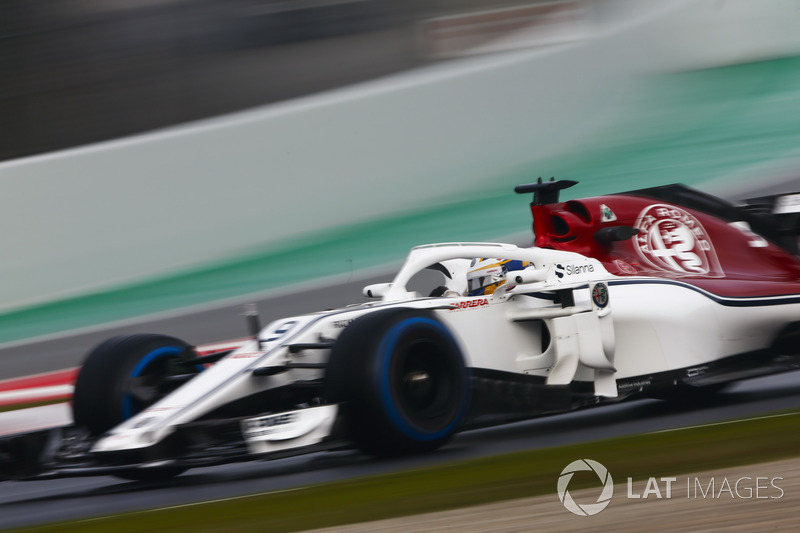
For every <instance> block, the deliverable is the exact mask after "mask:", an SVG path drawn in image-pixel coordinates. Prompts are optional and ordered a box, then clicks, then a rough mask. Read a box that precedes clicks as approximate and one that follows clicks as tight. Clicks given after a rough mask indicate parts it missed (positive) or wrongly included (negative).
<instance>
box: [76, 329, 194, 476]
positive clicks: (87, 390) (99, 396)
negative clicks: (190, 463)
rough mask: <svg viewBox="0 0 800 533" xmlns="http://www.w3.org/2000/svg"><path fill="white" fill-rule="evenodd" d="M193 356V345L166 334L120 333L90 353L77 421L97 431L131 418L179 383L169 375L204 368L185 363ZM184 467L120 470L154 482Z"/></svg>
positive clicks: (81, 378)
mask: <svg viewBox="0 0 800 533" xmlns="http://www.w3.org/2000/svg"><path fill="white" fill-rule="evenodd" d="M192 357H194V352H193V350H192V347H191V346H190V345H189V344H187V343H186V342H184V341H182V340H180V339H176V338H174V337H169V336H167V335H158V334H149V333H145V334H138V335H120V336H117V337H112V338H110V339H108V340H106V341H104V342H102V343H101V344H99V345H98V346H97V347H96V348H94V349H93V350H92V351H91V352H90V353H89V355H88V356H87V357H86V360H85V361H84V362H83V365H82V366H81V369H80V372H79V373H78V379H77V380H76V381H75V391H74V393H73V397H72V415H73V420H74V421H75V425H77V426H80V427H83V428H85V429H87V430H89V432H90V433H91V434H92V435H95V436H97V435H101V434H103V433H105V432H106V431H108V430H109V429H111V428H113V427H114V426H116V425H118V424H120V423H122V422H124V421H125V420H127V419H128V418H131V417H132V416H134V415H135V414H137V413H138V412H140V411H142V410H143V409H145V408H147V407H148V406H150V405H152V404H154V403H155V402H157V401H158V400H160V399H161V398H163V397H164V396H166V395H167V394H169V393H170V392H171V391H172V390H174V389H175V388H177V386H178V385H177V384H175V383H173V382H171V381H170V380H169V379H168V378H169V377H171V376H176V375H186V374H195V373H199V372H200V370H201V369H200V368H198V367H195V366H192V365H186V364H184V361H186V360H188V359H191V358H192ZM185 470H186V469H185V468H182V467H170V466H167V467H160V468H147V469H138V468H131V469H130V470H122V471H118V472H117V473H115V475H116V476H117V477H121V478H123V479H132V480H144V481H155V480H161V479H168V478H171V477H174V476H177V475H178V474H180V473H182V472H184V471H185Z"/></svg>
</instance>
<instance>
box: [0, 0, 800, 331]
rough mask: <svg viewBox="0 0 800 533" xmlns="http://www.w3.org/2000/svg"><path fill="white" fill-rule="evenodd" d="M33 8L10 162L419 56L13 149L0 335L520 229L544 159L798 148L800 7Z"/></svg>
mask: <svg viewBox="0 0 800 533" xmlns="http://www.w3.org/2000/svg"><path fill="white" fill-rule="evenodd" d="M32 5H33V4H31V3H29V2H23V1H21V0H12V1H9V2H4V3H3V7H2V9H3V13H2V16H0V20H2V21H3V23H2V24H3V26H2V27H0V46H2V47H3V51H5V52H8V53H7V54H6V56H7V57H9V58H11V59H12V60H11V61H6V62H4V63H3V66H2V68H3V69H4V72H3V74H4V76H3V79H4V80H11V81H10V83H9V84H8V85H6V86H4V87H3V89H2V92H1V93H0V100H1V101H2V104H3V105H2V109H1V110H0V123H1V124H2V125H3V127H2V128H0V136H2V138H0V152H2V153H3V154H4V155H3V156H2V157H16V156H19V155H24V154H31V153H39V152H42V151H46V150H51V149H54V148H60V147H65V146H70V145H75V144H82V143H86V142H89V141H94V140H101V139H109V138H112V137H116V136H119V135H125V134H128V133H132V132H139V131H144V130H150V129H152V128H156V127H161V126H166V125H172V124H176V123H178V122H183V121H186V120H192V119H196V118H200V117H208V116H211V115H214V114H217V113H220V112H224V111H230V110H234V109H242V108H245V107H249V106H253V105H258V104H264V103H267V102H276V101H277V100H281V99H283V98H288V97H295V96H299V95H304V94H306V95H307V94H310V93H312V92H317V91H320V90H323V89H330V88H333V87H343V86H344V85H347V84H350V83H352V82H354V81H360V80H367V79H369V78H374V77H376V76H381V75H384V74H387V73H389V72H399V71H401V70H407V69H409V68H412V67H420V66H425V68H421V69H416V70H414V71H413V72H407V73H403V74H396V75H394V76H391V77H388V78H383V79H381V80H376V81H372V82H369V83H366V84H362V85H359V86H355V87H347V88H342V89H339V90H337V91H328V92H325V93H321V94H319V95H316V96H309V97H306V98H303V99H298V100H295V101H293V102H291V103H288V104H287V103H280V102H279V103H274V104H272V105H268V106H264V107H262V108H259V109H255V110H252V111H248V112H246V113H242V114H238V115H234V116H229V117H226V118H223V119H216V120H212V121H207V122H204V123H202V124H200V125H196V126H193V127H188V128H185V129H183V128H174V129H171V130H168V131H167V132H163V133H160V134H153V135H145V136H140V137H135V138H130V139H127V140H125V141H121V142H118V143H108V144H101V145H95V146H93V147H91V148H86V149H80V150H76V151H70V152H64V153H57V154H48V155H47V156H44V157H40V158H33V159H18V160H13V161H9V162H7V163H5V164H2V165H0V181H1V182H2V183H3V194H2V196H0V226H2V227H4V228H14V231H7V232H3V233H1V234H0V250H2V251H3V262H2V263H1V264H0V276H2V277H3V279H10V280H14V282H13V283H6V284H3V286H2V287H0V310H4V311H5V314H4V315H2V316H0V323H2V326H3V327H2V328H0V329H1V330H2V331H3V335H6V338H5V339H3V340H9V339H11V338H20V337H24V336H29V335H37V334H41V333H45V332H48V331H57V330H62V329H65V328H70V327H80V326H83V325H87V324H89V323H95V322H97V321H103V320H113V319H119V318H125V317H127V316H132V315H135V314H143V313H148V312H153V311H158V310H164V309H170V308H175V307H179V306H185V305H189V304H193V303H198V302H202V301H210V300H215V299H220V298H231V297H238V296H241V295H244V294H247V293H249V292H252V291H259V290H266V289H271V288H276V287H285V286H286V285H288V284H292V283H300V282H307V281H308V280H310V279H314V278H317V277H320V276H324V275H335V274H344V275H347V274H349V273H350V272H353V271H357V270H361V269H364V268H369V267H374V266H377V265H382V264H386V263H391V262H392V261H396V260H398V259H399V258H400V257H401V256H402V255H403V253H404V252H405V250H406V249H407V248H408V247H410V246H412V245H414V244H418V243H420V242H429V241H432V240H442V241H451V240H485V239H491V238H494V237H496V236H502V235H507V234H510V233H513V234H517V233H519V232H522V231H526V229H527V227H528V224H529V221H528V219H527V213H526V212H525V210H524V209H521V208H520V207H521V206H520V204H519V202H518V199H516V198H513V197H512V196H510V195H508V194H507V190H508V188H509V186H510V185H513V184H516V183H518V182H521V181H529V180H530V178H531V177H536V176H537V175H545V176H550V175H557V176H560V177H572V178H579V179H581V180H582V181H583V182H584V184H583V186H582V191H583V192H584V193H585V194H594V193H601V192H603V193H604V192H612V191H619V190H623V189H626V188H632V187H639V186H646V185H654V184H658V183H666V182H674V181H682V182H685V183H688V184H692V185H702V184H704V183H708V182H710V181H712V180H721V179H728V178H729V177H730V176H731V175H732V174H736V175H738V176H739V177H740V178H748V177H751V176H752V175H753V174H752V173H748V172H747V171H748V169H763V168H765V167H764V165H768V164H771V163H773V162H775V161H778V162H780V163H781V165H782V166H781V165H778V167H777V168H771V170H770V175H767V176H765V175H764V173H763V172H758V176H759V178H760V179H764V178H782V177H785V175H786V174H787V172H788V171H787V170H786V169H787V166H789V165H793V164H794V163H795V162H796V160H797V157H798V153H797V146H798V144H799V142H798V141H800V139H798V135H799V134H798V133H797V132H798V131H800V128H798V124H797V122H798V120H800V119H798V117H800V112H798V109H797V108H798V106H799V105H800V104H798V102H800V99H798V98H797V95H798V94H800V76H798V74H797V72H798V71H799V70H800V69H797V68H796V67H797V65H796V63H797V59H796V58H795V57H792V56H794V55H795V54H797V53H798V52H799V51H800V34H798V33H797V32H796V31H795V28H796V27H797V26H798V23H800V10H797V9H795V8H794V4H792V3H790V2H789V3H786V2H771V3H769V4H764V5H761V4H759V5H756V4H754V3H752V2H746V1H742V0H738V1H728V2H712V1H710V0H708V1H703V0H682V1H679V2H671V3H649V2H632V1H626V0H604V1H595V2H577V1H561V2H554V3H547V4H545V3H541V2H538V3H537V2H533V3H530V2H529V3H526V4H524V5H523V4H516V3H512V2H488V1H478V0H475V1H471V2H455V1H439V2H404V3H399V4H398V3H396V2H389V1H388V0H362V1H348V2H342V1H321V0H316V1H313V0H303V1H301V0H297V1H294V2H285V1H284V2H276V1H272V2H270V1H267V0H263V1H260V2H257V1H255V0H252V1H249V0H247V1H246V0H236V1H233V2H219V1H212V0H207V1H202V2H196V1H194V2H189V1H183V0H175V1H171V2H164V1H151V2H147V3H145V4H141V3H131V2H121V1H111V2H101V3H98V2H86V1H80V0H72V1H60V2H55V1H50V2H39V3H36V8H35V9H34V8H33V7H32ZM677 36H680V38H677ZM498 50H504V52H503V53H493V52H495V51H498ZM467 56H468V57H467ZM784 56H785V57H784ZM452 57H458V58H462V59H457V60H453V61H442V58H452ZM433 62H435V63H437V64H436V65H435V66H427V65H429V64H430V63H433ZM698 69H700V70H698ZM752 172H755V170H753V171H752ZM726 185H727V184H726ZM120 290H121V292H120ZM76 297H77V298H78V299H74V298H76ZM76 305H79V307H76ZM31 306H33V307H31ZM21 308H27V309H24V310H21Z"/></svg>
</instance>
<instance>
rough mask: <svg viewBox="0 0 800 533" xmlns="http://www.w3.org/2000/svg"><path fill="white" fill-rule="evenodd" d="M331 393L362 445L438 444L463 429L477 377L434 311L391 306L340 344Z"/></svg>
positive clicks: (416, 447)
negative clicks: (470, 372) (473, 379)
mask: <svg viewBox="0 0 800 533" xmlns="http://www.w3.org/2000/svg"><path fill="white" fill-rule="evenodd" d="M326 398H327V399H328V401H330V402H332V403H341V404H342V410H343V416H344V421H345V426H346V429H347V431H348V433H349V436H350V437H351V438H352V439H353V441H354V442H355V444H356V445H357V446H358V448H360V449H361V450H363V451H365V452H367V453H371V454H373V455H399V454H405V453H414V452H421V451H428V450H433V449H436V448H438V447H440V446H442V445H443V444H444V443H445V442H447V441H448V440H449V439H450V437H451V436H452V435H453V434H454V433H455V432H456V431H457V430H458V428H459V425H460V423H461V421H462V420H463V418H464V416H465V414H466V411H467V408H468V404H469V398H470V388H469V376H468V372H467V370H466V367H465V365H464V359H463V356H462V353H461V349H460V347H459V345H458V342H457V341H456V339H455V337H454V336H453V335H452V333H451V332H450V331H449V330H448V329H447V327H446V326H445V325H444V324H442V322H440V321H439V320H437V319H436V317H435V316H434V315H433V314H432V313H430V312H427V311H417V310H410V309H390V310H385V311H378V312H375V313H371V314H369V315H366V316H363V317H361V318H358V319H356V320H355V321H354V322H353V323H352V324H350V325H349V326H348V327H347V328H346V329H345V330H344V332H342V334H341V335H340V337H339V339H338V340H337V341H336V344H335V345H334V347H333V349H332V351H331V356H330V362H329V367H328V374H327V376H326Z"/></svg>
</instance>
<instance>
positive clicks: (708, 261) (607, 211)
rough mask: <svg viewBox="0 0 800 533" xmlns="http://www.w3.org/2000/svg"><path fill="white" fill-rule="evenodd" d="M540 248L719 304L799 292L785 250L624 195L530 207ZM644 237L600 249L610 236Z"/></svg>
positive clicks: (700, 216)
mask: <svg viewBox="0 0 800 533" xmlns="http://www.w3.org/2000/svg"><path fill="white" fill-rule="evenodd" d="M531 211H532V213H533V232H534V235H535V237H536V240H535V245H536V246H539V247H542V248H554V249H558V250H566V251H570V252H577V253H580V254H583V255H586V256H589V257H594V258H596V259H598V260H600V261H602V262H603V264H604V265H605V267H606V269H608V271H609V272H611V273H612V274H615V275H618V276H655V277H661V278H670V279H680V280H681V281H685V282H688V283H691V284H692V285H695V286H697V287H700V288H703V289H705V290H708V291H710V292H713V293H715V294H718V295H720V296H731V297H747V296H774V295H786V294H796V293H799V292H800V263H798V260H797V258H796V257H795V256H794V255H792V254H791V253H789V252H788V251H786V250H784V249H783V248H781V247H779V246H777V245H775V244H773V243H771V242H768V241H767V240H766V239H764V238H763V237H761V236H759V235H756V234H754V233H752V232H750V231H747V229H746V228H744V229H742V228H741V227H737V226H736V225H735V224H732V223H728V222H726V221H725V220H722V219H720V218H718V217H716V216H713V215H710V214H707V213H704V212H700V211H697V210H693V209H689V208H686V207H680V206H676V205H671V204H669V203H665V202H661V201H659V200H656V199H653V198H646V197H640V196H634V195H627V194H620V195H610V196H599V197H596V198H587V199H581V200H570V201H567V202H561V203H556V204H548V205H531ZM615 226H628V227H632V228H635V229H636V230H638V234H637V235H635V236H634V237H631V238H629V239H625V240H621V241H614V242H610V243H609V242H606V243H603V242H600V241H599V240H598V239H597V238H596V235H597V232H598V231H600V230H602V229H603V228H611V227H615Z"/></svg>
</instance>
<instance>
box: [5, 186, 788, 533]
mask: <svg viewBox="0 0 800 533" xmlns="http://www.w3.org/2000/svg"><path fill="white" fill-rule="evenodd" d="M795 184H796V180H792V183H790V184H781V185H777V186H775V187H774V188H772V187H771V188H770V189H769V190H767V189H766V188H762V189H761V192H764V193H767V194H768V193H772V192H779V191H786V190H793V189H795V188H796V187H795ZM767 191H768V192H767ZM389 279H391V274H390V273H388V272H387V273H386V274H385V275H380V276H375V277H371V278H367V279H353V280H349V281H346V282H341V283H338V284H335V285H333V286H327V287H318V288H315V289H312V290H309V291H306V292H303V291H300V290H297V291H295V292H293V293H289V294H283V295H280V296H273V297H270V298H265V299H261V300H256V301H257V303H258V307H259V310H260V311H261V315H262V322H263V323H266V322H267V321H269V320H272V319H274V318H278V317H285V316H290V315H293V314H299V313H304V312H308V311H312V310H317V309H324V308H328V307H340V306H342V305H346V304H348V303H355V302H359V301H363V300H364V298H363V297H361V296H360V294H361V291H360V288H361V287H362V286H363V285H365V284H368V283H373V282H377V281H387V280H389ZM241 313H242V308H241V305H226V306H222V307H220V308H216V309H206V310H200V311H194V312H189V313H187V314H184V315H181V316H175V317H172V318H162V319H159V320H143V321H140V322H137V323H131V324H127V325H123V326H114V327H109V328H104V329H102V330H98V331H93V332H86V333H81V334H76V335H70V336H64V337H61V338H58V339H51V340H44V341H38V342H32V343H29V344H21V345H15V346H11V347H7V348H4V349H2V350H0V361H2V362H3V367H2V368H3V372H4V373H5V374H6V375H5V376H4V377H14V376H17V375H25V374H31V373H34V372H42V371H47V370H56V369H61V368H66V367H69V366H75V365H77V364H79V363H80V360H81V359H82V357H83V356H84V354H85V353H86V351H87V350H88V349H90V348H91V347H92V346H94V345H95V344H97V343H99V342H100V341H101V340H103V339H105V338H107V337H109V336H111V335H115V334H120V333H132V332H144V331H147V332H154V333H168V334H172V335H176V336H178V337H181V338H184V339H186V340H187V341H189V342H192V343H196V344H203V343H209V342H215V341H222V340H228V339H235V338H237V337H243V336H245V335H246V334H247V329H246V326H245V321H244V319H243V318H242V317H241V316H240V315H241ZM790 408H800V373H798V372H792V373H787V374H781V375H777V376H771V377H766V378H759V379H756V380H750V381H746V382H742V383H739V384H736V385H734V386H733V387H732V388H731V389H730V390H728V391H727V392H723V393H721V394H719V395H718V396H716V397H715V398H712V399H710V400H706V401H703V402H702V403H698V404H696V405H687V404H682V403H670V402H664V401H659V400H650V399H643V400H636V401H630V402H624V403H620V404H618V405H608V406H603V407H598V408H592V409H586V410H583V411H578V412H573V413H568V414H564V415H558V416H551V417H546V418H541V419H535V420H530V421H525V422H519V423H515V424H510V425H506V426H500V427H496V428H489V429H482V430H476V431H471V432H466V433H464V434H461V435H458V436H456V438H455V439H453V441H452V442H451V443H450V444H448V445H447V446H445V447H444V448H442V449H441V450H438V451H437V452H435V453H431V454H427V455H420V456H414V457H405V458H400V459H392V460H386V459H381V460H378V459H373V458H370V457H367V456H363V455H360V454H358V453H356V452H321V453H316V454H309V455H306V456H301V457H296V458H291V459H281V460H275V461H269V462H253V463H241V464H235V465H224V466H217V467H208V468H202V469H196V470H191V471H189V472H187V473H185V474H183V475H181V476H179V477H177V478H175V479H174V480H170V481H168V482H161V483H145V482H127V481H121V480H119V479H116V478H113V477H105V476H104V477H95V478H68V479H56V480H46V481H28V482H4V483H0V529H8V528H14V527H23V526H30V525H35V524H43V523H48V522H56V521H63V520H70V519H84V518H92V517H97V516H103V515H108V514H115V513H120V512H126V511H136V510H145V509H153V508H162V507H168V506H175V505H184V504H189V503H194V502H202V501H208V500H216V499H222V498H230V497H236V496H242V495H248V494H259V493H267V492H272V491H280V490H287V489H292V488H297V487H304V486H308V485H314V484H318V483H324V482H328V481H335V480H342V479H349V478H354V477H360V476H368V475H374V474H380V473H386V472H394V471H401V470H407V469H410V468H416V467H422V466H427V465H434V464H442V463H447V462H452V461H459V460H464V459H469V458H477V457H484V456H491V455H496V454H500V453H506V452H513V451H520V450H530V449H537V448H545V447H552V446H562V445H566V444H572V443H579V442H589V441H593V440H598V439H603V438H610V437H616V436H622V435H632V434H639V433H645V432H651V431H660V430H667V429H673V428H681V427H687V426H693V425H700V424H709V423H714V422H720V421H724V420H730V419H734V418H744V417H754V416H759V415H763V414H766V413H770V412H774V411H777V410H781V409H790ZM758 459H759V458H758V457H753V462H757V461H758ZM531 475H532V476H535V475H537V473H536V472H531ZM555 482H556V480H555V479H554V480H553V483H554V486H555Z"/></svg>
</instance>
